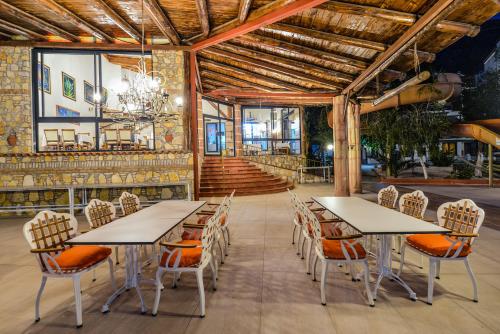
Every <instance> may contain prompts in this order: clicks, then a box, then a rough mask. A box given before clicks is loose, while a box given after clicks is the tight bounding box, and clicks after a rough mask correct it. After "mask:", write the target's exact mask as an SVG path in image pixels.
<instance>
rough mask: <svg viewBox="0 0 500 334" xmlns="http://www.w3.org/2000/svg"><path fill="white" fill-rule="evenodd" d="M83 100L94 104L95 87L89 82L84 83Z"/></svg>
mask: <svg viewBox="0 0 500 334" xmlns="http://www.w3.org/2000/svg"><path fill="white" fill-rule="evenodd" d="M83 99H84V100H85V102H87V103H90V104H94V86H93V85H92V84H91V83H89V82H88V81H85V80H84V81H83Z"/></svg>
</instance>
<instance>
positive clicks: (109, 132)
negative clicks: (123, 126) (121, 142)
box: [104, 129, 118, 142]
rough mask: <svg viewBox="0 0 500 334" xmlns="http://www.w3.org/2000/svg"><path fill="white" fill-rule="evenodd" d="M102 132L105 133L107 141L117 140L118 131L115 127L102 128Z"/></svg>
mask: <svg viewBox="0 0 500 334" xmlns="http://www.w3.org/2000/svg"><path fill="white" fill-rule="evenodd" d="M104 134H105V135H106V141H107V142H115V141H117V140H118V133H117V132H116V130H115V129H106V130H104Z"/></svg>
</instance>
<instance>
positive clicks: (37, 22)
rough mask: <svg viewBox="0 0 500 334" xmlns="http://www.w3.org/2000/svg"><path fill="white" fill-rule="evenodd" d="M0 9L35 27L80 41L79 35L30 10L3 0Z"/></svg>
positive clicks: (0, 1)
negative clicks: (29, 11) (39, 16)
mask: <svg viewBox="0 0 500 334" xmlns="http://www.w3.org/2000/svg"><path fill="white" fill-rule="evenodd" d="M0 9H1V10H2V12H3V13H7V14H10V15H12V16H15V17H18V18H20V19H21V20H23V21H25V22H27V23H29V24H31V25H32V26H34V27H37V28H38V29H41V30H43V31H47V32H49V33H51V34H53V35H54V36H59V37H61V38H64V39H65V40H68V41H71V42H78V41H80V39H79V38H78V36H76V35H73V34H71V33H69V32H67V31H65V30H64V29H61V28H59V27H56V26H55V25H53V24H51V23H49V22H47V21H45V20H42V19H40V18H38V17H36V16H34V15H31V14H30V13H28V12H25V11H23V10H21V9H19V8H17V7H15V6H13V5H11V4H9V3H7V2H5V1H3V0H0Z"/></svg>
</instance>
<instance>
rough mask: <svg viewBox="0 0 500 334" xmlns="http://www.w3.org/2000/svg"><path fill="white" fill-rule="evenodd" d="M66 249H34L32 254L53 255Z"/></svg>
mask: <svg viewBox="0 0 500 334" xmlns="http://www.w3.org/2000/svg"><path fill="white" fill-rule="evenodd" d="M64 249H65V248H64V247H60V246H59V247H50V248H33V249H32V250H31V253H35V254H39V253H53V252H60V251H62V250H64Z"/></svg>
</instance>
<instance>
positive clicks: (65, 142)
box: [61, 129, 76, 150]
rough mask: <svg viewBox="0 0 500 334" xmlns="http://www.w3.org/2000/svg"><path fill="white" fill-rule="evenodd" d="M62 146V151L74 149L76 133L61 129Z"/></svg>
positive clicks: (72, 130)
mask: <svg viewBox="0 0 500 334" xmlns="http://www.w3.org/2000/svg"><path fill="white" fill-rule="evenodd" d="M61 133H62V146H63V149H65V150H66V149H68V148H69V149H73V150H74V149H75V147H76V140H75V138H76V132H75V129H62V130H61Z"/></svg>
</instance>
